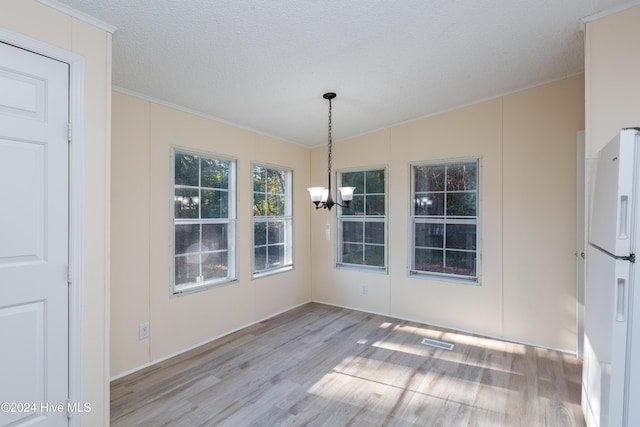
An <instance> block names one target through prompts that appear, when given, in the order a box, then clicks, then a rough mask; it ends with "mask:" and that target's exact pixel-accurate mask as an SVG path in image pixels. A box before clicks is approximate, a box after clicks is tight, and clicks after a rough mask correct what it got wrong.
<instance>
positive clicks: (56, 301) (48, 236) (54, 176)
mask: <svg viewBox="0 0 640 427" xmlns="http://www.w3.org/2000/svg"><path fill="white" fill-rule="evenodd" d="M68 82H69V67H68V65H67V64H64V63H62V62H59V61H56V60H53V59H50V58H47V57H44V56H41V55H37V54H34V53H32V52H28V51H25V50H22V49H19V48H16V47H13V46H10V45H7V44H4V43H0V200H2V202H1V203H0V342H1V343H2V344H1V345H2V351H0V402H8V403H10V404H15V405H16V406H14V407H13V409H15V410H14V411H9V412H7V411H0V425H3V426H4V425H7V424H10V423H11V425H22V424H29V425H39V424H43V425H45V424H46V425H66V424H67V423H68V421H67V415H66V407H67V399H68V372H69V366H68V359H69V356H68V354H69V350H68V346H69V340H68V292H69V290H68V284H67V268H68V259H69V255H68V254H69V249H68V247H69V243H68V235H69V232H68V225H69V224H68V221H69V220H68V217H69V216H68V204H69V203H68V191H69V190H68V169H69V168H68V166H69V165H68V149H69V146H68V145H69V144H68V141H67V131H66V130H67V123H68V117H69V95H68V94H69V83H68ZM60 405H62V410H54V409H56V408H61V406H60ZM10 409H11V408H10Z"/></svg>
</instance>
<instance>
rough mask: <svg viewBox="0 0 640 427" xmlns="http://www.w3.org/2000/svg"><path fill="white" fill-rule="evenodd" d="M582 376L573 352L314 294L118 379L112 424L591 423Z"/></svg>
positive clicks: (114, 385) (558, 425)
mask: <svg viewBox="0 0 640 427" xmlns="http://www.w3.org/2000/svg"><path fill="white" fill-rule="evenodd" d="M423 338H432V339H438V340H442V341H446V342H449V343H453V344H454V345H455V348H454V349H453V350H451V351H448V350H443V349H438V348H434V347H430V346H426V345H424V344H421V341H422V339H423ZM580 378H581V362H580V360H579V359H578V358H576V357H573V356H571V355H568V354H565V353H561V352H556V351H551V350H546V349H540V348H535V347H531V346H525V345H521V344H514V343H509V342H503V341H499V340H493V339H488V338H482V337H477V336H473V335H469V334H463V333H459V332H454V331H449V330H445V329H440V328H435V327H430V326H425V325H422V324H419V323H413V322H408V321H401V320H397V319H393V318H389V317H385V316H380V315H373V314H369V313H363V312H359V311H354V310H348V309H342V308H337V307H331V306H327V305H322V304H316V303H310V304H307V305H304V306H302V307H299V308H296V309H293V310H291V311H288V312H286V313H284V314H281V315H279V316H276V317H274V318H272V319H269V320H267V321H264V322H262V323H260V324H256V325H253V326H250V327H248V328H245V329H243V330H242V331H239V332H236V333H233V334H231V335H228V336H226V337H223V338H221V339H218V340H216V341H213V342H211V343H209V344H207V345H204V346H201V347H199V348H197V349H194V350H191V351H189V352H187V353H184V354H181V355H179V356H176V357H174V358H172V359H169V360H166V361H163V362H161V363H158V364H157V365H154V366H151V367H149V368H146V369H144V370H141V371H138V372H136V373H133V374H131V375H129V376H126V377H124V378H120V379H118V380H115V381H113V382H112V384H111V425H112V426H127V427H129V426H154V427H155V426H189V427H193V426H233V427H238V426H332V427H333V426H385V427H386V426H442V427H451V426H553V427H561V426H584V425H585V423H584V419H583V417H582V413H581V410H580V387H581V386H580Z"/></svg>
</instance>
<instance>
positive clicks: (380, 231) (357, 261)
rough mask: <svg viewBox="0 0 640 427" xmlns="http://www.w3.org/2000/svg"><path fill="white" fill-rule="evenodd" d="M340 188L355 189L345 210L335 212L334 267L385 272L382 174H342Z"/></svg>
mask: <svg viewBox="0 0 640 427" xmlns="http://www.w3.org/2000/svg"><path fill="white" fill-rule="evenodd" d="M338 180H339V181H338V182H339V185H340V186H341V187H356V189H355V191H354V193H353V201H352V202H351V204H350V205H349V208H348V209H344V208H340V209H339V210H338V245H339V246H338V251H337V252H338V266H358V267H364V268H369V269H378V270H386V267H387V251H386V228H387V216H386V198H385V189H386V172H385V170H384V169H375V170H366V171H355V172H342V173H340V174H339V175H338Z"/></svg>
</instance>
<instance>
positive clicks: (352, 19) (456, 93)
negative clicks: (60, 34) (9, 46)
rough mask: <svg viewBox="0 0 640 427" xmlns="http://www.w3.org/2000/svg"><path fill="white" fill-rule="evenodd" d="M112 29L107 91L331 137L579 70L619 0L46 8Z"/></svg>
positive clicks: (166, 2)
mask: <svg viewBox="0 0 640 427" xmlns="http://www.w3.org/2000/svg"><path fill="white" fill-rule="evenodd" d="M58 1H59V3H63V4H66V5H69V6H71V7H73V8H74V9H76V10H79V11H81V12H84V13H87V14H89V15H91V16H93V17H95V18H98V19H100V20H102V21H104V22H106V23H109V24H112V25H114V26H116V27H117V28H118V30H117V31H116V32H115V34H114V36H113V84H114V85H115V86H117V87H120V88H123V89H125V90H128V91H132V92H135V93H138V94H142V95H146V96H149V97H152V98H156V99H159V100H162V101H165V102H168V103H173V104H177V105H179V106H182V107H186V108H188V109H191V110H195V111H197V112H201V113H204V114H206V115H209V116H213V117H216V118H219V119H221V120H224V121H226V122H230V123H233V124H236V125H239V126H241V127H245V128H249V129H252V130H255V131H258V132H260V133H263V134H267V135H271V136H275V137H277V138H280V139H283V140H287V141H291V142H294V143H298V144H303V145H307V146H317V145H322V144H326V133H327V131H326V129H327V123H326V121H327V101H325V100H324V99H323V98H322V94H323V93H325V92H329V91H333V92H337V94H338V97H337V98H336V99H335V100H334V102H333V119H334V128H333V129H334V139H335V140H340V139H345V138H348V137H351V136H355V135H359V134H363V133H367V132H370V131H373V130H376V129H380V128H384V127H388V126H391V125H394V124H398V123H402V122H405V121H409V120H413V119H416V118H420V117H424V116H428V115H431V114H434V113H438V112H442V111H445V110H448V109H451V108H455V107H459V106H462V105H466V104H470V103H474V102H478V101H481V100H484V99H488V98H492V97H495V96H498V95H502V94H505V93H509V92H512V91H515V90H518V89H522V88H525V87H530V86H533V85H537V84H540V83H544V82H548V81H551V80H555V79H560V78H563V77H566V76H570V75H573V74H576V73H580V72H582V71H583V69H584V55H583V36H584V35H583V33H582V32H581V25H580V19H581V18H583V17H586V16H589V15H593V14H596V13H600V12H603V11H606V10H608V9H611V8H616V7H619V6H620V5H623V4H625V1H620V0H484V1H479V0H456V1H451V0H395V1H389V0H368V1H345V0H322V1H318V0H188V1H187V0H181V1H180V0H58Z"/></svg>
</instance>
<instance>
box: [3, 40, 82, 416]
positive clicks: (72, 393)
mask: <svg viewBox="0 0 640 427" xmlns="http://www.w3.org/2000/svg"><path fill="white" fill-rule="evenodd" d="M0 41H2V42H5V43H8V44H11V45H14V46H17V47H20V48H22V49H26V50H30V51H32V52H35V53H38V54H41V55H44V56H48V57H50V58H53V59H56V60H58V61H61V62H65V63H67V64H69V121H70V122H71V123H72V124H73V127H72V135H71V136H72V138H71V139H72V143H71V144H70V145H69V263H70V266H71V267H70V269H71V271H70V279H71V286H70V287H69V400H70V401H71V402H74V403H79V404H80V405H82V404H83V403H84V399H83V387H82V381H83V376H82V371H83V351H82V347H83V346H82V332H83V331H82V316H83V314H82V297H83V287H84V280H83V279H84V235H83V231H82V230H83V228H84V225H83V223H84V144H85V141H84V82H85V79H84V70H85V63H84V58H83V57H82V56H81V55H78V54H76V53H73V52H70V51H67V50H64V49H61V48H59V47H55V46H51V45H49V44H46V43H43V42H41V41H38V40H35V39H32V38H30V37H27V36H25V35H23V34H19V33H15V32H13V31H9V30H5V29H3V28H0ZM80 415H81V414H76V415H75V416H74V417H72V418H71V422H70V425H72V426H74V425H78V426H79V425H81V423H82V419H81V418H82V417H81V416H80Z"/></svg>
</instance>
